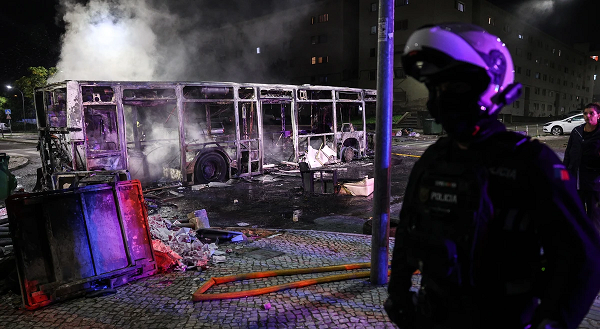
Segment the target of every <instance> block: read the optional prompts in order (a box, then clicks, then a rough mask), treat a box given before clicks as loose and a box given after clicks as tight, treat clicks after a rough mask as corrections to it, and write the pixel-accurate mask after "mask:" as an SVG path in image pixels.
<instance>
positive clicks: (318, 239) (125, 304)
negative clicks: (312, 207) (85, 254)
mask: <svg viewBox="0 0 600 329" xmlns="http://www.w3.org/2000/svg"><path fill="white" fill-rule="evenodd" d="M392 241H393V240H392ZM370 242H371V237H370V236H362V235H355V234H339V233H326V232H314V231H288V232H283V234H282V235H280V236H277V237H273V238H271V239H262V240H257V241H254V242H250V243H248V244H245V245H239V246H240V247H241V249H244V248H249V249H253V250H258V249H268V250H273V251H275V252H280V253H284V254H283V255H281V256H278V257H274V258H271V259H267V260H256V259H252V258H249V257H244V255H243V254H244V253H243V252H240V253H236V252H233V253H231V254H229V255H228V260H227V262H225V263H219V264H210V267H209V268H208V269H207V270H205V271H200V272H199V271H195V270H194V271H186V272H175V273H168V274H157V275H155V276H152V277H149V278H144V279H141V280H138V281H136V282H130V283H129V284H127V285H124V286H121V287H119V288H117V293H116V294H114V295H109V296H103V297H98V298H79V299H75V300H70V301H65V302H61V303H56V304H53V305H49V306H47V307H45V308H42V309H39V310H36V311H33V312H31V311H26V310H23V309H20V305H21V301H20V296H19V295H14V294H5V295H3V296H0V323H2V324H10V326H8V327H9V328H24V329H25V328H26V329H31V328H44V329H45V328H83V327H89V328H98V329H104V328H144V329H146V328H288V327H289V328H343V327H347V328H395V326H394V325H393V324H392V323H391V322H389V319H388V318H387V315H386V314H385V311H384V310H383V306H382V304H383V302H384V301H385V299H386V298H387V291H386V287H385V286H372V285H371V284H370V283H369V282H368V280H366V279H355V280H346V281H338V282H330V283H326V284H320V285H315V286H307V287H303V288H298V289H288V290H283V291H279V292H275V293H270V294H266V295H261V296H256V297H245V298H239V299H230V300H216V301H204V302H197V303H194V302H192V301H191V294H192V293H193V292H194V291H195V290H196V289H197V288H198V287H199V286H200V285H201V284H202V283H204V282H205V281H206V280H208V279H209V278H211V277H219V276H224V275H231V274H241V273H248V272H256V271H266V270H276V269H289V268H306V267H319V266H329V265H338V264H347V263H358V262H368V261H369V259H370V254H371V250H370ZM236 247H237V246H236ZM237 250H239V249H237ZM391 250H393V243H391V246H390V252H391ZM390 259H391V257H390ZM345 272H346V271H339V272H331V273H313V274H306V275H291V276H281V277H273V278H262V279H257V280H245V281H242V282H235V283H228V284H222V285H217V286H213V287H212V288H211V289H210V290H209V291H207V293H218V292H228V291H235V290H246V289H252V288H260V287H267V286H270V285H275V284H283V283H289V282H293V281H298V280H303V279H306V278H318V277H321V276H328V275H332V274H340V273H345ZM266 302H269V303H271V305H272V308H271V309H270V310H265V309H264V308H263V305H264V304H265V303H266ZM594 307H595V308H594V309H593V310H592V311H593V312H590V317H589V318H588V319H586V320H585V321H584V322H583V323H582V326H581V327H580V328H586V329H587V328H590V329H591V328H600V325H599V323H598V320H597V319H596V315H597V314H598V313H597V312H598V310H599V307H600V305H595V306H594ZM592 317H593V319H592Z"/></svg>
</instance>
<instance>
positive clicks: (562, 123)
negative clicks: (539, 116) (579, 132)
mask: <svg viewBox="0 0 600 329" xmlns="http://www.w3.org/2000/svg"><path fill="white" fill-rule="evenodd" d="M584 123H585V120H584V119H583V114H577V115H574V116H571V117H568V118H566V119H562V120H557V121H551V122H548V123H545V124H544V129H543V130H544V132H545V133H548V134H552V135H554V136H558V135H562V134H565V133H566V134H570V133H571V131H572V130H573V128H575V127H577V126H579V125H582V124H584Z"/></svg>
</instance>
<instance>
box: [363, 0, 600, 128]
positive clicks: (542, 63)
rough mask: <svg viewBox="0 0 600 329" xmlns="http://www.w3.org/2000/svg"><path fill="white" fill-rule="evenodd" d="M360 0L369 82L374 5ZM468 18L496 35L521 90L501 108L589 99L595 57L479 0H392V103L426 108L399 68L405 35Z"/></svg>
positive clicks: (530, 110) (562, 110)
mask: <svg viewBox="0 0 600 329" xmlns="http://www.w3.org/2000/svg"><path fill="white" fill-rule="evenodd" d="M377 4H378V2H377V1H373V0H361V1H360V11H359V13H360V27H361V28H360V32H359V33H360V49H359V54H360V56H359V65H360V72H361V73H363V72H368V74H361V76H360V77H361V79H360V85H361V86H365V87H367V86H368V88H374V87H375V85H376V82H377V81H376V69H377V54H376V49H377V35H376V23H377V11H376V7H377ZM450 21H453V22H468V23H474V24H477V25H479V26H481V27H483V28H485V29H486V30H487V31H488V32H490V33H492V34H494V35H497V36H499V37H500V38H501V39H502V40H503V41H504V43H505V44H506V46H507V47H508V49H509V51H510V53H511V55H512V57H513V62H514V69H515V80H516V81H518V82H520V83H521V84H523V95H522V96H521V98H520V99H519V100H518V101H516V102H515V103H513V104H511V105H509V106H507V107H506V108H505V109H504V110H503V113H505V114H512V115H514V116H525V117H549V116H561V115H566V114H567V113H569V112H571V111H575V110H580V109H582V107H583V105H584V104H586V103H588V102H590V101H592V93H593V90H594V80H593V77H594V73H593V70H594V68H593V67H594V65H592V64H593V63H596V62H594V61H593V60H592V59H591V58H590V56H589V55H587V54H586V53H585V52H584V51H581V50H579V49H576V48H573V47H571V46H569V45H567V44H565V43H564V42H561V41H559V40H557V39H555V38H553V37H552V36H550V35H548V34H546V33H544V32H542V31H540V30H538V29H536V28H534V27H533V26H531V25H528V24H527V23H525V22H523V21H522V20H521V19H518V18H517V17H516V16H515V15H513V14H511V13H508V12H506V11H504V10H502V9H500V8H499V7H497V6H494V5H493V4H491V3H489V2H487V1H484V0H472V1H467V0H464V1H462V0H461V1H456V0H419V1H414V0H396V8H395V19H394V24H395V26H394V30H395V33H394V42H395V51H394V55H395V56H394V57H395V58H394V108H395V110H397V111H399V110H409V111H411V110H412V111H418V110H424V109H425V108H426V102H427V97H428V95H427V90H426V89H425V88H424V86H423V85H422V84H420V83H418V82H417V81H415V80H414V79H411V78H407V77H406V76H405V75H404V72H403V70H402V64H401V63H400V60H399V59H400V55H401V54H402V51H403V48H404V44H405V43H406V40H407V39H408V36H409V35H410V34H411V33H412V32H413V31H414V30H415V29H417V28H418V27H420V26H423V25H425V24H436V23H442V22H450Z"/></svg>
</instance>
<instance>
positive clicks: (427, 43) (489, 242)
mask: <svg viewBox="0 0 600 329" xmlns="http://www.w3.org/2000/svg"><path fill="white" fill-rule="evenodd" d="M402 63H403V66H404V69H405V71H406V73H407V74H408V75H410V76H411V77H413V78H415V79H417V80H418V81H420V82H422V83H424V84H425V86H426V87H427V89H428V90H429V101H428V102H427V108H428V110H429V113H430V114H431V115H432V117H433V118H435V120H436V122H438V123H441V124H442V126H443V128H444V129H445V131H446V132H447V133H448V136H447V137H442V138H440V139H439V140H438V141H437V142H436V143H435V144H433V145H432V146H430V147H429V148H428V149H427V151H426V152H425V153H424V154H423V156H422V157H421V158H420V159H419V160H418V161H417V162H416V164H415V166H414V168H413V170H412V172H411V174H410V178H409V181H408V185H407V188H406V193H405V197H404V202H403V207H402V210H401V212H400V224H399V227H398V228H397V231H396V240H395V247H394V252H393V258H392V274H391V279H390V283H389V298H388V300H387V301H386V303H385V309H386V311H387V312H388V315H389V317H390V319H391V320H392V321H394V322H395V323H396V324H397V325H398V326H399V327H400V328H402V329H406V328H427V329H430V328H461V329H466V328H547V329H549V328H576V327H577V326H578V324H579V323H580V322H581V321H582V319H583V318H584V316H585V315H586V314H587V312H588V310H589V308H590V306H591V304H592V303H593V300H594V298H595V297H596V295H597V293H598V291H599V290H600V262H599V261H598V260H600V238H599V237H598V233H597V232H596V230H594V229H593V226H592V224H591V222H590V221H589V219H588V218H587V216H586V214H585V212H584V210H583V208H582V205H581V202H580V201H579V198H578V196H577V191H576V189H575V185H574V181H573V178H572V177H570V175H569V173H568V171H567V170H566V168H565V167H564V166H563V165H562V164H561V162H560V160H559V159H558V158H557V157H556V155H555V154H554V152H552V150H551V149H549V148H548V147H547V146H545V145H543V144H541V143H539V142H537V141H532V140H530V139H529V138H528V137H526V136H523V135H520V134H517V133H514V132H507V131H506V129H505V127H504V125H503V124H502V123H501V122H499V121H498V120H497V118H496V117H497V114H498V112H499V111H500V109H501V108H502V107H503V106H504V105H507V104H510V103H511V102H513V101H514V100H515V99H517V98H518V97H519V96H520V90H521V85H520V84H518V83H514V71H513V63H512V59H511V56H510V53H509V52H508V50H507V48H506V46H505V45H504V43H502V41H501V40H500V38H498V37H496V36H494V35H491V34H489V33H487V32H486V31H485V30H483V29H482V28H480V27H478V26H474V25H471V24H464V23H449V24H440V25H434V26H425V27H422V28H420V29H418V30H416V31H415V32H414V33H413V34H412V35H411V36H410V38H409V39H408V41H407V43H406V47H405V49H404V53H403V56H402ZM416 270H419V271H420V273H421V275H422V276H421V281H420V286H419V285H415V287H412V284H411V278H412V277H413V275H414V273H416V272H415V271H416Z"/></svg>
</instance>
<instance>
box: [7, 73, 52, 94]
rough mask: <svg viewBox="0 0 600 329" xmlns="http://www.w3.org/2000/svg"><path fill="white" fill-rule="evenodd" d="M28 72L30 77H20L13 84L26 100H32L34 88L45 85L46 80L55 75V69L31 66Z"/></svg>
mask: <svg viewBox="0 0 600 329" xmlns="http://www.w3.org/2000/svg"><path fill="white" fill-rule="evenodd" d="M29 72H30V73H31V74H30V75H28V76H23V77H21V78H20V79H19V80H17V81H15V84H16V85H17V87H18V88H19V89H21V91H22V92H23V95H24V96H25V97H26V98H31V99H33V94H34V90H35V88H39V87H43V86H45V85H47V84H48V78H50V77H51V76H52V75H54V74H55V73H56V67H51V68H49V69H47V68H45V67H43V66H32V67H30V68H29Z"/></svg>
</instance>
